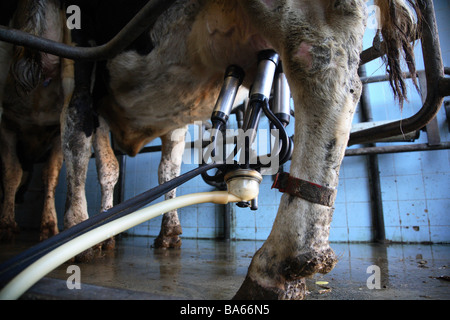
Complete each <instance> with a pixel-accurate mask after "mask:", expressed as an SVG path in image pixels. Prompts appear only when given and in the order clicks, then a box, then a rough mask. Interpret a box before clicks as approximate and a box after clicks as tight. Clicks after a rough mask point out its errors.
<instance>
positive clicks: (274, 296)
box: [233, 276, 307, 300]
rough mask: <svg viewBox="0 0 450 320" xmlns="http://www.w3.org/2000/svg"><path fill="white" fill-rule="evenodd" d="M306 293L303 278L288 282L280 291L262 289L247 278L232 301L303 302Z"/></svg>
mask: <svg viewBox="0 0 450 320" xmlns="http://www.w3.org/2000/svg"><path fill="white" fill-rule="evenodd" d="M306 293H307V290H306V282H305V278H300V279H297V280H293V281H288V282H286V283H285V284H284V288H283V289H281V288H280V287H278V288H270V287H264V286H262V285H260V284H259V283H258V282H256V281H254V280H252V279H251V278H250V277H249V276H247V277H246V278H245V280H244V283H243V284H242V286H241V287H240V289H239V291H238V292H237V293H236V295H235V296H234V297H233V300H303V299H304V298H305V296H306Z"/></svg>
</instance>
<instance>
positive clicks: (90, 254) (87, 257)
mask: <svg viewBox="0 0 450 320" xmlns="http://www.w3.org/2000/svg"><path fill="white" fill-rule="evenodd" d="M95 251H96V250H95V249H94V248H89V249H87V250H85V251H83V252H81V253H79V254H77V255H76V256H75V257H74V258H73V260H74V262H75V263H86V262H89V261H91V260H92V259H93V258H94V256H95Z"/></svg>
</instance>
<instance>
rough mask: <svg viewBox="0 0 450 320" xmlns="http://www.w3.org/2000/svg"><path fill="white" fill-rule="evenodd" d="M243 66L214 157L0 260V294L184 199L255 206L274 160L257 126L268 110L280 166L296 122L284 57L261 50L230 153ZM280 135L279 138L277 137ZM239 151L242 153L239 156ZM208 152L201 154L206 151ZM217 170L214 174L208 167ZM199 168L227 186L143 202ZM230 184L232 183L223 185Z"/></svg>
mask: <svg viewBox="0 0 450 320" xmlns="http://www.w3.org/2000/svg"><path fill="white" fill-rule="evenodd" d="M244 76H245V74H244V71H243V70H242V69H241V68H240V67H238V66H234V65H233V66H230V67H228V68H227V70H226V72H225V76H224V81H223V86H222V89H221V92H220V94H219V98H218V99H217V103H216V105H215V108H214V111H213V113H212V116H211V122H212V133H211V143H210V146H209V148H210V151H211V159H214V160H213V161H211V162H210V163H201V164H200V166H199V167H198V168H196V169H194V170H192V171H190V172H187V173H185V174H183V175H180V176H179V177H177V178H175V179H172V180H170V181H168V182H166V183H164V184H161V185H159V186H158V187H155V188H153V189H150V190H149V191H147V192H144V193H142V194H140V195H138V196H136V197H134V198H131V199H129V200H127V201H124V202H123V203H121V204H119V205H117V206H114V207H113V208H111V209H109V210H107V211H105V212H102V213H101V214H98V215H95V216H93V217H92V218H89V219H87V220H86V221H83V222H82V223H80V224H78V225H76V226H74V227H72V228H70V229H67V230H65V231H63V232H61V233H59V234H58V235H55V236H53V237H51V238H49V239H48V240H45V241H43V242H41V243H39V244H37V245H35V246H34V247H32V248H30V249H28V250H26V251H25V252H23V253H21V254H19V255H17V256H16V257H14V258H12V259H10V260H9V261H6V262H5V263H3V264H1V265H0V285H1V286H2V287H3V288H2V290H1V291H0V298H1V299H16V298H18V297H20V296H21V295H22V294H23V293H24V292H25V291H26V290H28V289H29V288H30V287H31V286H32V285H33V284H35V283H36V282H37V281H39V279H41V278H42V277H44V276H45V275H46V274H47V273H49V272H50V271H52V270H53V269H55V268H56V267H58V266H59V265H61V264H63V263H64V262H66V261H68V260H69V259H71V258H72V257H74V256H76V255H77V254H79V253H81V252H83V251H85V250H87V249H89V248H91V247H93V246H95V245H96V244H98V243H101V242H102V241H104V240H106V239H109V238H111V237H113V236H115V235H117V234H119V233H121V232H123V231H125V230H128V229H129V228H132V227H134V226H136V225H138V224H140V223H143V222H145V221H147V220H149V219H152V218H154V217H157V216H159V215H162V214H164V213H165V212H168V211H170V210H174V209H179V208H182V207H185V206H189V205H193V204H199V203H206V202H212V203H216V204H227V203H237V204H238V205H239V206H241V207H250V208H251V209H253V210H255V209H256V208H257V197H258V194H259V185H260V183H261V181H262V174H261V170H262V169H264V168H265V167H269V166H271V165H273V164H271V163H267V161H263V157H264V156H255V157H253V158H252V157H251V156H250V146H251V145H252V143H253V141H254V139H255V136H256V130H257V129H258V125H259V122H260V118H261V115H262V114H263V113H264V114H265V116H266V117H267V118H268V120H269V123H270V127H271V128H272V129H276V130H275V132H277V136H278V137H277V138H278V141H275V143H274V146H271V151H272V152H271V154H270V155H266V158H264V159H267V158H268V156H270V159H275V158H276V159H277V168H276V169H277V170H278V166H281V165H282V164H284V163H285V162H286V161H288V160H289V159H290V157H291V155H292V149H293V142H292V140H291V138H290V137H289V136H288V135H287V133H286V130H285V127H286V126H287V125H288V124H289V122H290V114H291V107H290V100H291V97H290V91H289V86H288V83H287V81H286V77H285V75H284V73H283V68H282V65H281V61H280V58H279V56H278V54H277V53H276V52H274V51H272V50H266V51H262V52H260V53H259V55H258V68H257V73H256V77H255V80H254V83H253V86H252V87H251V89H250V94H249V99H248V103H247V104H246V105H245V107H243V108H241V109H239V110H238V112H236V115H237V116H238V115H240V119H238V123H239V124H240V125H239V126H240V127H241V128H242V129H243V132H249V134H246V135H245V139H244V143H243V144H242V143H241V144H239V145H238V143H235V145H234V149H233V150H232V152H231V154H230V155H227V154H226V152H221V153H220V152H217V151H218V150H219V149H220V148H219V147H220V145H219V144H222V146H223V145H224V144H225V143H226V141H225V140H226V139H218V137H219V133H225V131H226V127H227V123H228V120H229V117H230V115H231V114H232V113H233V105H234V102H235V98H236V94H237V91H238V89H239V87H240V86H241V84H242V81H243V79H244ZM275 140H277V139H275ZM238 153H240V154H241V157H240V158H241V159H243V160H242V161H238V160H235V157H236V156H237V154H238ZM202 158H203V157H202ZM213 170H216V172H215V174H213V175H210V174H209V173H208V172H209V171H213ZM198 175H201V176H202V177H203V179H204V180H205V181H206V182H208V183H210V184H215V185H218V186H219V185H220V186H222V187H221V188H222V189H226V191H213V192H205V193H196V194H189V195H184V196H180V197H176V198H174V199H170V200H166V201H162V202H160V203H157V204H154V205H151V206H148V207H145V208H144V206H145V205H147V204H149V203H151V202H152V201H154V200H156V199H157V198H159V197H160V196H162V195H164V194H166V193H167V192H169V191H170V190H172V189H174V188H176V187H178V186H180V185H181V184H183V183H185V182H187V181H189V180H191V179H193V178H195V177H196V176H198ZM225 186H226V187H225Z"/></svg>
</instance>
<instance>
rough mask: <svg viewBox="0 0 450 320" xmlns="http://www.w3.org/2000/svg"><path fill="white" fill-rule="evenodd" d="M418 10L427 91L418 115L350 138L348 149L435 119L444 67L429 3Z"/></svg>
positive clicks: (439, 104)
mask: <svg viewBox="0 0 450 320" xmlns="http://www.w3.org/2000/svg"><path fill="white" fill-rule="evenodd" d="M419 8H420V10H421V12H422V15H423V17H424V19H425V21H424V23H423V30H422V52H423V58H424V64H425V73H426V78H427V88H428V89H429V90H428V93H427V97H426V100H425V103H424V104H423V106H422V108H421V109H420V110H419V112H417V113H416V114H415V115H413V116H412V117H410V118H407V119H404V120H401V121H395V122H392V123H389V124H385V125H382V126H379V127H374V128H370V129H367V130H362V131H358V132H354V133H352V134H350V139H349V143H348V145H354V144H361V143H367V142H370V141H374V140H379V139H383V138H387V137H390V136H396V135H400V134H402V133H407V132H411V131H416V130H419V129H421V128H423V127H424V126H425V125H426V124H427V123H428V122H430V121H431V120H432V119H433V118H434V117H435V116H436V115H437V113H438V111H439V109H440V107H441V105H442V101H443V96H442V92H441V91H443V90H445V89H446V88H447V83H448V80H446V79H445V78H444V66H443V63H442V56H441V49H440V44H439V37H438V30H437V24H436V16H435V14H434V6H433V2H432V1H431V0H424V1H423V2H419ZM439 84H441V87H442V88H443V89H442V90H439Z"/></svg>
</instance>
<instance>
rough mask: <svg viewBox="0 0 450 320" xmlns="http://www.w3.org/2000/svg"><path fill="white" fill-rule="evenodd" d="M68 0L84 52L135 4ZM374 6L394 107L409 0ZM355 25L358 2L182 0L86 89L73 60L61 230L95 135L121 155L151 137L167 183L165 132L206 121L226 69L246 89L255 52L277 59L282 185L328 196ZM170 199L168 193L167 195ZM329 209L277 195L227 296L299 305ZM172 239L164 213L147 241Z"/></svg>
mask: <svg viewBox="0 0 450 320" xmlns="http://www.w3.org/2000/svg"><path fill="white" fill-rule="evenodd" d="M68 2H70V4H74V5H77V6H79V8H80V9H81V10H80V12H81V13H82V15H81V16H82V20H81V29H74V30H73V32H72V40H73V41H74V43H75V44H76V45H78V46H88V45H89V44H90V43H95V44H97V45H100V44H102V43H105V42H106V41H107V40H108V39H110V37H111V35H114V34H115V32H116V31H118V30H119V29H120V27H121V22H122V21H124V20H125V21H127V20H128V19H125V17H126V16H127V14H129V15H130V17H131V16H132V14H133V13H135V12H136V11H137V10H138V8H139V7H140V6H142V4H143V2H144V1H128V0H127V1H102V0H97V1H94V0H90V1H83V0H79V1H75V0H73V1H68ZM375 3H376V5H378V7H379V9H380V13H381V14H380V16H381V26H382V31H381V34H382V36H383V40H384V42H385V47H386V50H387V54H388V57H389V58H388V59H387V62H388V71H389V73H390V75H391V83H392V84H393V88H394V89H395V90H396V92H397V93H398V98H399V101H401V100H402V99H404V98H405V91H404V90H403V85H402V84H403V82H402V81H403V80H402V79H401V72H400V71H399V69H398V66H399V61H400V56H401V54H400V53H401V50H402V51H404V52H405V53H406V56H407V57H408V65H409V67H411V68H413V65H414V63H413V60H412V59H413V56H412V54H411V52H412V50H411V39H412V38H414V36H415V33H416V29H415V22H417V20H416V16H415V14H414V12H415V11H416V12H418V11H417V8H416V3H415V2H414V1H413V0H408V1H403V0H389V1H386V0H379V1H376V2H375ZM365 21H366V4H365V1H363V0H319V1H317V0H314V1H313V0H247V1H237V0H189V1H187V0H180V1H176V2H175V3H174V4H173V5H172V6H171V7H170V8H169V9H168V10H167V11H166V12H164V13H163V14H162V15H161V16H160V18H159V19H158V20H157V21H156V23H155V25H154V26H153V27H152V28H151V29H150V30H148V32H145V33H144V34H142V35H141V36H140V37H139V38H138V39H137V40H136V41H135V42H134V43H133V44H132V45H130V46H129V47H128V48H127V49H126V50H124V51H123V52H122V53H120V54H119V55H117V56H116V57H114V58H111V59H108V60H107V61H100V62H98V63H97V65H96V70H95V83H93V84H92V77H91V75H92V72H93V69H94V63H92V62H87V61H76V62H75V88H74V91H73V95H72V99H71V101H70V103H69V104H67V105H66V106H65V108H64V110H63V118H62V141H63V153H64V158H65V161H66V165H67V168H68V170H67V173H68V174H67V180H68V196H67V200H68V203H67V204H66V208H67V210H66V213H65V214H66V217H65V221H66V222H67V223H68V226H70V225H74V224H76V223H78V222H80V221H82V220H84V219H86V218H87V216H88V215H87V211H86V201H85V198H84V193H83V188H84V179H85V176H86V165H87V160H88V158H89V156H90V145H91V143H92V140H93V134H94V132H96V130H99V128H102V129H101V130H106V131H107V130H111V132H112V134H113V136H114V139H115V142H116V143H117V145H118V146H119V148H120V149H121V150H123V151H124V152H126V153H127V154H128V155H130V156H135V155H136V154H137V153H138V152H139V150H140V149H141V148H142V147H143V146H144V145H145V144H146V143H148V142H150V141H152V140H153V139H155V138H157V137H160V138H161V141H162V159H161V164H160V167H159V172H158V173H159V180H160V182H164V181H167V180H170V179H171V178H173V177H175V176H176V175H177V174H178V173H179V171H180V163H181V153H182V152H183V147H184V140H183V139H171V135H172V132H174V130H178V131H177V132H178V137H179V136H180V132H181V133H182V130H185V129H180V128H185V126H186V125H187V124H189V123H192V122H193V121H194V120H205V119H207V118H208V117H209V116H210V115H211V111H212V107H213V106H214V102H215V99H216V98H217V96H218V93H219V90H220V85H221V80H222V77H223V72H224V70H225V69H226V68H227V66H229V65H238V66H240V67H241V68H242V69H244V71H245V74H246V77H245V79H244V83H243V85H244V86H246V87H248V86H249V85H250V84H251V83H252V80H253V77H254V74H255V69H256V62H257V59H256V56H257V53H258V52H260V51H261V50H265V49H273V50H275V51H276V52H278V53H279V55H280V57H281V60H282V62H283V68H284V70H285V73H286V76H287V79H288V82H289V85H290V88H291V91H292V97H293V100H294V105H295V117H296V122H295V135H294V141H295V145H294V151H293V155H292V162H291V167H290V173H289V179H290V180H292V181H297V182H298V181H301V182H302V185H306V186H309V187H310V188H316V189H320V190H321V191H320V192H327V193H329V194H330V195H333V194H334V195H335V192H336V187H337V185H338V176H339V168H340V165H341V161H342V159H343V156H344V151H345V149H346V146H347V142H348V139H349V132H350V127H351V122H352V117H353V114H354V111H355V108H356V105H357V103H358V100H359V97H360V93H361V82H360V80H359V77H358V74H357V71H358V67H359V61H360V52H361V50H362V37H363V34H364V31H365ZM91 85H93V88H94V89H93V91H92V92H91V90H90V88H91ZM180 130H181V131H180ZM181 135H182V134H181ZM101 147H106V144H104V145H102V146H101ZM107 149H108V148H106V149H102V150H103V151H102V154H103V155H104V157H102V160H105V161H106V162H102V163H103V165H102V168H101V170H100V171H101V172H102V174H101V175H100V176H101V177H100V179H101V180H102V181H103V182H102V185H106V186H110V185H111V184H113V183H114V181H115V179H116V174H114V173H112V172H111V171H110V170H112V169H116V168H117V164H116V163H115V161H114V158H113V157H112V156H111V151H108V150H107ZM172 150H176V151H175V152H172ZM170 155H175V156H173V157H170ZM176 155H178V156H176ZM108 160H109V161H108ZM311 186H312V187H311ZM318 186H320V187H318ZM306 188H308V187H306ZM173 196H174V193H173V192H172V193H171V194H169V195H167V196H166V198H170V197H173ZM333 202H334V198H333V197H331V201H325V202H324V201H320V200H318V199H316V198H314V197H308V196H305V195H304V194H302V193H301V192H299V193H296V192H291V193H284V194H283V196H282V198H281V202H280V206H279V209H278V213H277V217H276V219H275V222H274V225H273V229H272V231H271V233H270V235H269V237H268V238H267V240H266V241H265V243H264V245H263V246H262V247H261V248H260V249H259V250H258V251H257V253H256V254H255V256H254V257H253V259H252V262H251V265H250V267H249V270H248V273H247V276H246V278H245V281H244V283H243V284H242V286H241V287H240V289H239V291H238V292H237V294H236V296H235V298H238V299H245V298H256V299H263V298H271V299H272V298H275V299H301V298H303V297H304V295H305V291H306V289H305V277H308V276H311V275H313V274H315V273H318V272H319V273H327V272H329V271H330V270H331V269H332V268H333V267H334V265H335V264H336V261H337V258H336V255H335V254H334V252H333V250H332V249H331V248H330V246H329V242H328V235H329V228H330V222H331V218H332V213H333ZM180 234H181V227H180V223H179V220H178V217H177V214H176V212H170V213H167V214H165V215H164V218H163V222H162V229H161V233H160V235H159V237H158V238H157V242H158V243H159V244H160V245H163V246H178V245H179V244H180V239H179V235H180Z"/></svg>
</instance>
